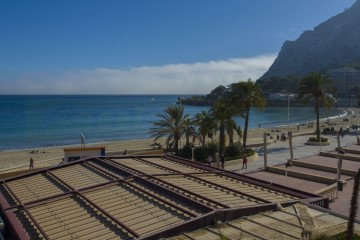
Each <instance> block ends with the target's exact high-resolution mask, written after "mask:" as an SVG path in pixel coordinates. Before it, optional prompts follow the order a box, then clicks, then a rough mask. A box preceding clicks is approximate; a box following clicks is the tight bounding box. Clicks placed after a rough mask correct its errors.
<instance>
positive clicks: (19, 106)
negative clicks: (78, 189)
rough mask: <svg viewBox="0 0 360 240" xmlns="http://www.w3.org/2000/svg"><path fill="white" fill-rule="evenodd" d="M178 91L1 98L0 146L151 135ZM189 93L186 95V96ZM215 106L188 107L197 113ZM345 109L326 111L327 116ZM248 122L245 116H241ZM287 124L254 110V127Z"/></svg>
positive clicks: (275, 112) (297, 114) (301, 114)
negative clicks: (166, 92) (170, 92)
mask: <svg viewBox="0 0 360 240" xmlns="http://www.w3.org/2000/svg"><path fill="white" fill-rule="evenodd" d="M177 97H178V96H177V95H116V96H115V95H114V96H109V95H106V96H105V95H101V96H99V95H91V96H90V95H81V96H75V95H74V96H73V95H55V96H43V95H41V96H20V95H17V96H10V95H9V96H7V95H3V96H0V150H11V149H24V148H35V147H49V146H59V145H68V144H76V143H79V142H80V133H83V134H84V135H85V138H86V143H91V142H106V141H113V140H133V139H142V138H148V137H149V133H148V130H149V128H150V127H151V126H152V124H151V122H153V121H156V120H157V119H158V117H157V116H156V115H157V114H161V113H163V110H164V109H165V107H166V106H169V105H172V104H175V102H177ZM182 97H183V95H182ZM206 109H209V107H197V106H185V112H186V113H188V114H190V116H194V115H195V114H197V113H199V112H200V111H201V110H206ZM343 112H344V110H343V109H331V110H322V113H321V117H323V118H324V117H330V116H335V115H338V114H342V113H343ZM314 118H315V113H314V109H313V108H312V107H304V108H290V123H299V122H306V121H310V120H312V119H314ZM236 121H237V122H238V123H239V124H241V126H243V119H240V118H236ZM259 123H260V124H261V127H272V126H280V125H286V124H287V108H281V107H276V108H275V107H267V108H266V110H265V111H263V112H260V111H257V110H256V109H252V110H251V114H250V128H257V127H258V124H259Z"/></svg>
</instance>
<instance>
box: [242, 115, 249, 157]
mask: <svg viewBox="0 0 360 240" xmlns="http://www.w3.org/2000/svg"><path fill="white" fill-rule="evenodd" d="M249 111H250V109H246V113H245V127H244V137H243V147H244V151H245V150H246V138H247V131H248V125H249Z"/></svg>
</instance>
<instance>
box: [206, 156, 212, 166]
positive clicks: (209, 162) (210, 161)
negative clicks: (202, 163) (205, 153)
mask: <svg viewBox="0 0 360 240" xmlns="http://www.w3.org/2000/svg"><path fill="white" fill-rule="evenodd" d="M212 160H213V159H212V157H211V156H210V155H209V157H208V158H207V161H208V165H209V166H211V163H212Z"/></svg>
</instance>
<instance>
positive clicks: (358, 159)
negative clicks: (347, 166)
mask: <svg viewBox="0 0 360 240" xmlns="http://www.w3.org/2000/svg"><path fill="white" fill-rule="evenodd" d="M320 156H324V157H332V158H338V154H337V153H336V152H320ZM343 159H345V160H350V161H355V162H360V155H359V156H358V155H355V154H346V153H345V154H344V155H343Z"/></svg>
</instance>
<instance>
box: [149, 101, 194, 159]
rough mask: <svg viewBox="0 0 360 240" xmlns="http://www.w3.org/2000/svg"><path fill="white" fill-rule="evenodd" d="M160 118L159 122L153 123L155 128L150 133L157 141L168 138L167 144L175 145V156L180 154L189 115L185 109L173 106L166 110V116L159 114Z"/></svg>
mask: <svg viewBox="0 0 360 240" xmlns="http://www.w3.org/2000/svg"><path fill="white" fill-rule="evenodd" d="M157 116H158V117H159V118H160V120H159V121H157V122H152V124H153V126H154V127H153V128H150V130H149V133H150V134H151V137H154V138H155V141H156V140H157V139H159V138H161V137H165V136H167V139H166V144H167V145H169V143H174V150H175V154H176V155H177V154H178V150H179V140H180V138H181V136H182V135H183V134H184V132H185V128H184V126H185V124H184V121H185V119H187V118H188V114H186V115H184V107H183V106H178V105H173V106H168V107H167V108H165V113H164V114H157Z"/></svg>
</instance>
